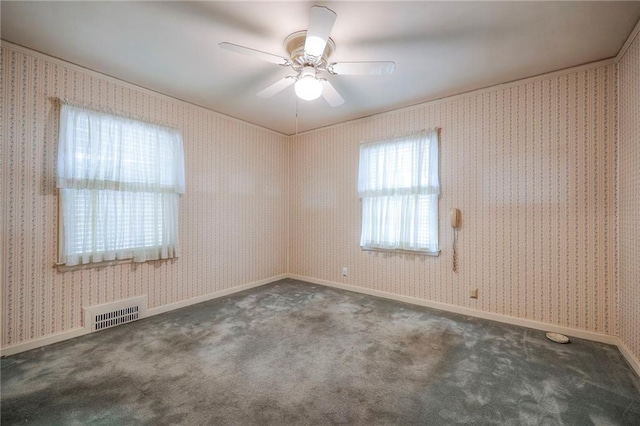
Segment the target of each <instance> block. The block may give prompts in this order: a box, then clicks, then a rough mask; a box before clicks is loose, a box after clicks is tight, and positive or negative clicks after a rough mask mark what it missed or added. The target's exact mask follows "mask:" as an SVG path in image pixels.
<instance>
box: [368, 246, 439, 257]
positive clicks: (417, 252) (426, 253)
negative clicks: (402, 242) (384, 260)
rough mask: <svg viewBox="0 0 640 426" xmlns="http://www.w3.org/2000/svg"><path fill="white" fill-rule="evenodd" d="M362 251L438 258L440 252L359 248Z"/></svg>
mask: <svg viewBox="0 0 640 426" xmlns="http://www.w3.org/2000/svg"><path fill="white" fill-rule="evenodd" d="M360 248H361V249H362V250H363V251H379V252H382V253H390V254H392V253H396V254H413V255H418V256H433V257H438V256H440V250H438V251H418V250H401V249H383V248H378V247H362V246H361V247H360Z"/></svg>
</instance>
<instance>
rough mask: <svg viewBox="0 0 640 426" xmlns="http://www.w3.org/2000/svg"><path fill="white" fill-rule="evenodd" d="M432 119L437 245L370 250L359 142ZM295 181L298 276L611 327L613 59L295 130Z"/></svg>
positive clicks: (596, 328) (293, 244) (294, 265)
mask: <svg viewBox="0 0 640 426" xmlns="http://www.w3.org/2000/svg"><path fill="white" fill-rule="evenodd" d="M635 99H637V98H635ZM428 127H440V128H442V131H441V150H440V155H441V168H440V173H441V187H442V197H441V199H440V205H439V210H440V214H439V216H440V219H441V221H442V222H441V223H440V245H441V250H442V251H441V254H440V256H439V257H428V256H417V255H408V254H384V253H380V252H370V251H362V250H361V249H360V247H359V245H358V244H359V234H360V223H361V204H360V201H359V199H358V197H357V192H356V191H357V168H358V147H359V144H360V143H361V142H363V141H368V140H375V139H380V138H385V137H389V136H393V135H402V134H406V133H408V132H412V131H415V130H419V129H422V128H428ZM290 182H291V183H290V184H291V213H290V214H291V231H290V235H291V241H290V272H291V273H292V274H295V275H300V276H305V277H312V278H315V279H319V280H327V281H333V282H338V283H344V284H349V285H353V286H357V287H363V288H367V289H371V290H377V291H384V292H389V293H395V294H400V295H405V296H411V297H417V298H421V299H428V300H431V301H436V302H442V303H448V304H453V305H458V306H462V307H469V308H473V309H479V310H482V311H485V312H491V313H498V314H506V315H510V316H514V317H519V318H524V319H529V320H536V321H543V322H546V323H551V324H556V325H560V326H568V327H573V328H578V329H583V330H587V331H592V332H599V333H607V334H615V333H616V309H617V306H616V284H615V281H616V243H617V242H616V237H615V236H616V66H615V65H614V64H611V65H606V66H599V67H595V68H591V69H587V70H582V71H575V72H569V73H567V74H565V75H559V76H549V77H547V78H542V79H534V80H530V81H523V82H519V83H516V84H510V85H507V86H502V87H497V88H493V89H489V90H485V91H481V92H474V93H470V94H468V95H463V96H458V97H455V98H449V99H445V100H443V101H438V102H432V103H427V104H422V105H420V106H417V107H413V108H409V109H404V110H398V111H395V112H391V113H386V114H383V115H379V116H374V117H372V118H368V119H363V120H359V121H355V122H350V123H345V124H342V125H337V126H334V127H330V128H326V129H322V130H319V131H314V132H310V133H307V134H302V135H298V136H297V137H295V138H293V139H292V144H291V180H290ZM451 207H458V208H460V209H461V211H462V218H463V219H462V227H461V228H460V231H459V240H458V248H459V250H458V252H459V272H458V273H454V272H452V266H451V264H452V237H453V236H452V230H451V227H450V226H449V223H448V211H449V208H451ZM636 223H637V222H636ZM636 264H637V262H636ZM342 266H347V267H349V269H350V276H349V277H348V278H344V277H342V275H341V267H342ZM475 287H477V288H478V289H479V298H478V299H477V300H474V299H470V298H469V291H470V289H471V288H475ZM636 306H637V305H636ZM636 333H637V330H636ZM636 340H637V339H636Z"/></svg>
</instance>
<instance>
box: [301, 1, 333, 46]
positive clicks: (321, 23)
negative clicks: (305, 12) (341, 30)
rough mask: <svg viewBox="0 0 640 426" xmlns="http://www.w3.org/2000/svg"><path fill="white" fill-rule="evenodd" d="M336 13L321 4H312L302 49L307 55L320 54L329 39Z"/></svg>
mask: <svg viewBox="0 0 640 426" xmlns="http://www.w3.org/2000/svg"><path fill="white" fill-rule="evenodd" d="M336 16H337V15H336V13H335V12H334V11H333V10H331V9H327V8H326V7H323V6H313V7H312V8H311V15H310V16H309V28H308V29H307V38H306V40H305V42H304V51H305V52H307V55H311V56H316V57H318V56H322V54H323V53H324V48H325V47H326V45H327V41H329V34H330V33H331V29H332V28H333V23H334V22H335V21H336Z"/></svg>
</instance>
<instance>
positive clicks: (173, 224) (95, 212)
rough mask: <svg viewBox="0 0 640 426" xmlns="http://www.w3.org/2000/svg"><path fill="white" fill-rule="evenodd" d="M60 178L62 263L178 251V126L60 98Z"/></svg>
mask: <svg viewBox="0 0 640 426" xmlns="http://www.w3.org/2000/svg"><path fill="white" fill-rule="evenodd" d="M57 184H58V188H59V189H60V195H61V209H62V220H61V232H60V251H59V252H60V256H59V262H60V263H64V264H66V265H77V264H85V263H94V262H103V261H109V260H116V259H132V260H133V261H135V262H144V261H147V260H154V259H165V258H171V257H176V256H178V255H179V253H180V247H179V243H178V199H179V196H180V194H183V193H184V191H185V182H184V154H183V147H182V136H181V134H180V132H178V131H176V130H173V129H169V128H166V127H162V126H157V125H153V124H148V123H144V122H140V121H136V120H132V119H127V118H123V117H119V116H114V115H110V114H106V113H101V112H96V111H92V110H87V109H84V108H79V107H75V106H71V105H64V104H63V105H62V107H61V113H60V139H59V147H58V165H57Z"/></svg>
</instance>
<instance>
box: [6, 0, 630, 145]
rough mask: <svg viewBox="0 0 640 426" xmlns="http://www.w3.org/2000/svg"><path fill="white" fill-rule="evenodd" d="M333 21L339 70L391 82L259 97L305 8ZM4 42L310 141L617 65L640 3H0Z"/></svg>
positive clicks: (342, 83) (355, 79) (277, 72)
mask: <svg viewBox="0 0 640 426" xmlns="http://www.w3.org/2000/svg"><path fill="white" fill-rule="evenodd" d="M314 4H319V5H325V6H327V7H329V8H330V9H332V10H334V11H335V12H336V13H337V15H338V18H337V20H336V23H335V26H334V28H333V31H332V33H331V37H332V39H333V40H334V41H335V43H336V51H335V52H334V53H333V55H332V56H331V57H330V62H345V61H377V60H379V61H394V62H395V63H396V66H397V68H396V70H395V72H394V73H393V74H392V75H390V76H330V77H329V78H330V80H331V82H332V84H333V85H334V86H335V88H336V89H337V90H338V91H339V92H340V94H341V95H342V96H343V97H344V99H345V103H344V104H343V105H342V106H340V107H336V108H332V107H330V106H329V105H328V104H327V103H326V101H325V100H324V99H322V98H320V99H317V100H315V101H311V102H307V101H296V97H295V95H294V92H293V87H289V88H288V89H286V90H285V91H284V92H282V93H279V94H278V95H276V96H274V97H273V98H271V99H262V98H258V97H257V96H256V95H255V94H256V93H257V92H259V91H260V90H262V89H264V88H265V87H267V86H268V85H270V84H271V83H273V82H275V81H276V80H278V79H280V78H282V77H284V76H286V75H289V74H291V72H290V69H288V68H284V67H279V66H278V65H274V64H270V63H266V62H261V61H259V60H256V59H253V58H250V57H246V56H243V55H239V54H235V53H232V52H228V51H224V50H222V49H220V48H219V47H218V43H220V42H222V41H227V42H231V43H235V44H240V45H244V46H248V47H251V48H254V49H258V50H262V51H266V52H270V53H273V54H276V55H280V56H287V55H286V52H285V50H284V47H283V45H282V42H283V40H284V39H285V37H286V36H287V35H289V34H290V33H293V32H295V31H298V30H304V29H306V28H307V24H308V16H309V10H310V7H311V6H312V5H314ZM1 14H2V27H1V35H2V39H4V40H7V41H10V42H13V43H16V44H19V45H22V46H26V47H29V48H32V49H34V50H37V51H40V52H44V53H46V54H49V55H52V56H55V57H58V58H61V59H64V60H66V61H69V62H72V63H75V64H78V65H81V66H83V67H86V68H89V69H92V70H95V71H99V72H101V73H104V74H107V75H110V76H113V77H116V78H119V79H121V80H125V81H128V82H131V83H134V84H137V85H140V86H143V87H146V88H148V89H152V90H155V91H157V92H161V93H164V94H167V95H170V96H173V97H175V98H178V99H182V100H185V101H188V102H191V103H193V104H197V105H201V106H203V107H206V108H209V109H211V110H214V111H217V112H220V113H223V114H226V115H230V116H233V117H236V118H239V119H241V120H245V121H248V122H251V123H254V124H257V125H260V126H263V127H266V128H269V129H273V130H275V131H278V132H281V133H284V134H292V133H294V132H295V130H296V119H295V116H296V103H298V108H299V109H298V116H299V119H298V123H299V131H305V130H309V129H315V128H319V127H323V126H327V125H331V124H335V123H339V122H343V121H347V120H351V119H355V118H359V117H364V116H368V115H371V114H375V113H379V112H383V111H389V110H393V109H396V108H400V107H403V106H408V105H414V104H417V103H421V102H425V101H428V100H433V99H437V98H441V97H444V96H449V95H453V94H457V93H462V92H466V91H469V90H473V89H478V88H482V87H487V86H492V85H495V84H499V83H505V82H508V81H512V80H517V79H521V78H525V77H529V76H533V75H537V74H541V73H546V72H550V71H555V70H559V69H563V68H567V67H571V66H575V65H580V64H584V63H588V62H593V61H597V60H601V59H605V58H610V57H613V56H615V55H616V54H617V53H618V51H619V50H620V48H621V47H622V45H623V44H624V42H625V40H626V38H627V37H628V36H629V34H630V33H631V31H632V30H633V27H634V25H635V24H636V23H637V22H638V20H639V19H640V2H633V1H632V2H618V1H606V2H580V1H578V2H420V1H418V2H416V1H414V2H358V1H351V2H340V1H338V2H320V1H318V2H309V1H297V2H272V1H261V2H251V3H249V2H239V1H233V2H188V1H186V2H139V1H136V2H134V1H128V2H55V1H43V2H33V1H23V2H6V1H3V2H2V4H1Z"/></svg>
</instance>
